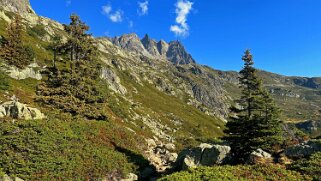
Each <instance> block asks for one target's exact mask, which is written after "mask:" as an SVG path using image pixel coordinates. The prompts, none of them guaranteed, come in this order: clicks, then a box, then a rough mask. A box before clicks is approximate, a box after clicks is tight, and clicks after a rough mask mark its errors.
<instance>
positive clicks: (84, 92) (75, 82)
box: [38, 15, 106, 120]
mask: <svg viewBox="0 0 321 181" xmlns="http://www.w3.org/2000/svg"><path fill="white" fill-rule="evenodd" d="M70 19H71V23H70V24H69V25H64V27H65V31H66V32H67V33H68V34H69V36H68V38H67V42H66V43H64V44H62V45H61V46H59V47H60V49H61V52H62V54H65V55H67V54H68V55H69V56H65V57H68V58H67V60H65V62H66V64H65V67H64V68H60V69H59V68H58V67H56V66H55V64H56V63H54V65H53V67H52V68H50V69H48V79H47V80H46V81H45V82H43V83H42V84H40V85H39V86H38V95H39V100H40V101H41V102H43V103H46V104H48V105H51V106H54V107H56V108H59V109H61V110H63V111H64V112H68V113H71V114H72V115H81V116H84V117H86V118H88V119H99V120H101V119H103V120H104V119H106V116H105V114H104V113H103V111H102V110H101V107H102V106H101V105H100V104H101V103H103V102H104V97H103V96H102V93H101V92H100V91H99V89H98V87H97V85H96V84H97V83H98V81H99V78H100V77H99V75H100V65H99V64H98V63H97V62H98V61H97V60H96V59H97V57H98V54H97V51H96V50H97V48H96V45H95V43H94V42H95V41H94V39H93V38H92V36H91V35H90V34H87V31H88V30H89V27H88V26H87V25H86V24H85V23H83V22H82V21H81V20H80V18H79V17H78V16H77V15H71V17H70ZM54 47H55V46H54ZM53 51H55V50H53ZM54 59H56V55H55V56H54Z"/></svg>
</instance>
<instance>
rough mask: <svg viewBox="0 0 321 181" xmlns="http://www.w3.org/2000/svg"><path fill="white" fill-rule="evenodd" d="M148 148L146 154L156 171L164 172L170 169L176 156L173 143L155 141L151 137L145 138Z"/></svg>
mask: <svg viewBox="0 0 321 181" xmlns="http://www.w3.org/2000/svg"><path fill="white" fill-rule="evenodd" d="M146 142H147V146H148V150H147V151H146V154H147V156H148V160H149V161H150V163H151V164H152V165H153V166H154V167H155V168H156V171H157V172H159V173H160V172H165V171H167V170H168V169H171V168H172V167H173V165H174V163H175V161H176V159H177V157H178V155H177V153H175V152H173V151H175V145H174V144H173V143H167V144H163V143H161V142H160V143H156V142H155V141H154V140H153V139H148V140H146Z"/></svg>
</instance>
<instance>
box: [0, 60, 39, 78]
mask: <svg viewBox="0 0 321 181" xmlns="http://www.w3.org/2000/svg"><path fill="white" fill-rule="evenodd" d="M2 69H3V70H4V71H6V72H7V73H8V75H9V76H10V77H11V78H13V79H17V80H24V79H27V78H32V79H36V80H41V79H42V76H41V73H40V70H37V69H39V66H38V65H37V64H36V63H32V64H30V65H29V66H28V67H26V68H24V69H22V70H21V69H18V68H16V67H13V66H5V67H2Z"/></svg>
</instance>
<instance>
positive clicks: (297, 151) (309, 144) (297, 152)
mask: <svg viewBox="0 0 321 181" xmlns="http://www.w3.org/2000/svg"><path fill="white" fill-rule="evenodd" d="M320 151H321V140H310V141H306V142H304V143H301V144H298V145H295V146H292V147H289V148H287V149H286V150H285V151H284V154H285V155H286V156H287V157H289V158H303V157H307V156H310V155H312V154H313V153H316V152H320Z"/></svg>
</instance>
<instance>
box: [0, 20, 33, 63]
mask: <svg viewBox="0 0 321 181" xmlns="http://www.w3.org/2000/svg"><path fill="white" fill-rule="evenodd" d="M22 33H23V25H22V18H21V16H19V15H16V16H15V18H14V20H13V21H12V22H11V23H10V24H9V25H8V27H7V35H8V36H7V39H6V42H5V44H4V46H3V47H2V48H1V57H2V58H3V59H4V60H6V61H7V63H8V64H9V65H14V66H16V67H18V68H24V67H25V66H27V65H28V64H29V63H30V59H29V58H30V57H29V56H28V53H29V52H32V51H30V49H29V51H28V52H27V51H26V49H25V47H24V46H23V41H22Z"/></svg>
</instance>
